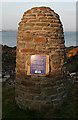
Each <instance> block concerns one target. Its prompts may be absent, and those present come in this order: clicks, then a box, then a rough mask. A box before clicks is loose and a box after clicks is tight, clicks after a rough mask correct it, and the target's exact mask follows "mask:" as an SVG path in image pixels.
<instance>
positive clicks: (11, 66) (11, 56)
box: [2, 45, 16, 76]
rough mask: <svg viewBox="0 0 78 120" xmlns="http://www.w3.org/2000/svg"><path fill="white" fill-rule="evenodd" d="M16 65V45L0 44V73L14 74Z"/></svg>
mask: <svg viewBox="0 0 78 120" xmlns="http://www.w3.org/2000/svg"><path fill="white" fill-rule="evenodd" d="M15 66H16V47H13V48H12V47H8V46H6V45H4V46H3V45H2V75H3V76H5V75H14V73H15Z"/></svg>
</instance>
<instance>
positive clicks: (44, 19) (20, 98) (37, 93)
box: [15, 7, 67, 111]
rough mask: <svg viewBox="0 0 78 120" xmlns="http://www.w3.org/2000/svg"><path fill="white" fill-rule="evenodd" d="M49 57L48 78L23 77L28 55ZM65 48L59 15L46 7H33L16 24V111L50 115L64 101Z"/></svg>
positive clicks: (25, 71)
mask: <svg viewBox="0 0 78 120" xmlns="http://www.w3.org/2000/svg"><path fill="white" fill-rule="evenodd" d="M35 54H39V55H42V54H43V55H49V75H48V76H34V75H29V76H28V75H27V69H28V66H29V65H30V57H31V55H35ZM64 58H65V46H64V34H63V28H62V23H61V21H60V18H59V15H58V14H57V13H55V12H54V10H52V9H50V8H49V7H35V8H32V9H30V10H28V11H26V12H24V15H23V17H22V19H21V22H20V23H19V28H18V40H17V55H16V89H15V93H16V97H15V99H16V103H17V104H18V105H19V107H20V108H23V109H31V110H39V111H51V110H53V108H56V107H59V106H60V105H62V104H63V103H64V101H65V100H66V97H67V94H66V89H65V85H64V79H63V75H64V74H63V64H64V62H65V59H64Z"/></svg>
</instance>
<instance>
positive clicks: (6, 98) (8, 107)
mask: <svg viewBox="0 0 78 120" xmlns="http://www.w3.org/2000/svg"><path fill="white" fill-rule="evenodd" d="M67 87H68V99H67V103H65V104H64V105H63V106H62V107H61V108H60V109H55V110H54V111H53V113H50V114H48V116H49V120H52V118H53V119H57V118H58V119H64V118H65V119H66V118H67V119H73V118H74V119H75V118H76V119H77V118H78V112H77V111H78V86H77V85H75V84H72V83H71V84H68V86H67ZM2 93H3V97H2V100H3V101H2V102H3V104H2V107H3V110H2V116H3V120H12V119H13V120H16V119H17V120H48V118H45V114H44V113H39V112H37V111H29V110H27V111H24V110H22V109H20V108H19V107H18V106H17V105H16V103H15V87H14V86H10V85H3V91H2ZM50 116H51V118H50Z"/></svg>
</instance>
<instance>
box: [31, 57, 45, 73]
mask: <svg viewBox="0 0 78 120" xmlns="http://www.w3.org/2000/svg"><path fill="white" fill-rule="evenodd" d="M30 74H46V56H43V55H32V56H31V65H30Z"/></svg>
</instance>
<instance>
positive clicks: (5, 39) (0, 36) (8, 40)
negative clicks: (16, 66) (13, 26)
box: [0, 31, 77, 47]
mask: <svg viewBox="0 0 78 120" xmlns="http://www.w3.org/2000/svg"><path fill="white" fill-rule="evenodd" d="M64 40H65V46H66V47H70V46H76V45H77V42H76V32H71V31H69V32H67V31H66V32H64ZM0 44H2V45H7V46H9V47H14V46H16V45H17V31H1V32H0Z"/></svg>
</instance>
